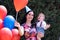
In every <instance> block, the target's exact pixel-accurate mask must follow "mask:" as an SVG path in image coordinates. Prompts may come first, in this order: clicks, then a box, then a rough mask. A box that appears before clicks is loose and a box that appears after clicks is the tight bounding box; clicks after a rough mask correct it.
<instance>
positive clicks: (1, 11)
mask: <svg viewBox="0 0 60 40" xmlns="http://www.w3.org/2000/svg"><path fill="white" fill-rule="evenodd" d="M6 15H7V9H6V7H5V6H3V5H0V19H4V18H5V16H6Z"/></svg>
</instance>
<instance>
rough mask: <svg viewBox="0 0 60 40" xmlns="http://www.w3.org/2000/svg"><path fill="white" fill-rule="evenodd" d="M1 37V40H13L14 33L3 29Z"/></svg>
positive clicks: (0, 31) (0, 32) (0, 33)
mask: <svg viewBox="0 0 60 40" xmlns="http://www.w3.org/2000/svg"><path fill="white" fill-rule="evenodd" d="M0 37H1V40H11V39H12V32H11V30H10V29H8V28H2V29H1V30H0Z"/></svg>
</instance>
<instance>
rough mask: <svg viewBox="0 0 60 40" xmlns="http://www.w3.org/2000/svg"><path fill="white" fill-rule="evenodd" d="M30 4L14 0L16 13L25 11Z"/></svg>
mask: <svg viewBox="0 0 60 40" xmlns="http://www.w3.org/2000/svg"><path fill="white" fill-rule="evenodd" d="M27 3H28V0H14V6H15V9H16V11H17V12H18V11H19V10H21V9H23V8H24V7H25V6H26V5H27Z"/></svg>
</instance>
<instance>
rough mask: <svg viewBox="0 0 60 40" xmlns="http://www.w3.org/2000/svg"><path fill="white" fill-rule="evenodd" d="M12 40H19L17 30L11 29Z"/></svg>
mask: <svg viewBox="0 0 60 40" xmlns="http://www.w3.org/2000/svg"><path fill="white" fill-rule="evenodd" d="M12 35H13V37H12V40H20V35H19V31H18V30H17V29H13V30H12Z"/></svg>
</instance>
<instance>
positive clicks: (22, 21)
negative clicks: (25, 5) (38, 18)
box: [21, 11, 34, 24]
mask: <svg viewBox="0 0 60 40" xmlns="http://www.w3.org/2000/svg"><path fill="white" fill-rule="evenodd" d="M29 12H33V11H28V12H27V13H26V14H25V15H24V17H23V18H22V20H21V24H23V23H25V22H26V16H27V14H28V13H29ZM33 19H34V18H33ZM31 23H33V20H32V21H31Z"/></svg>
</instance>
